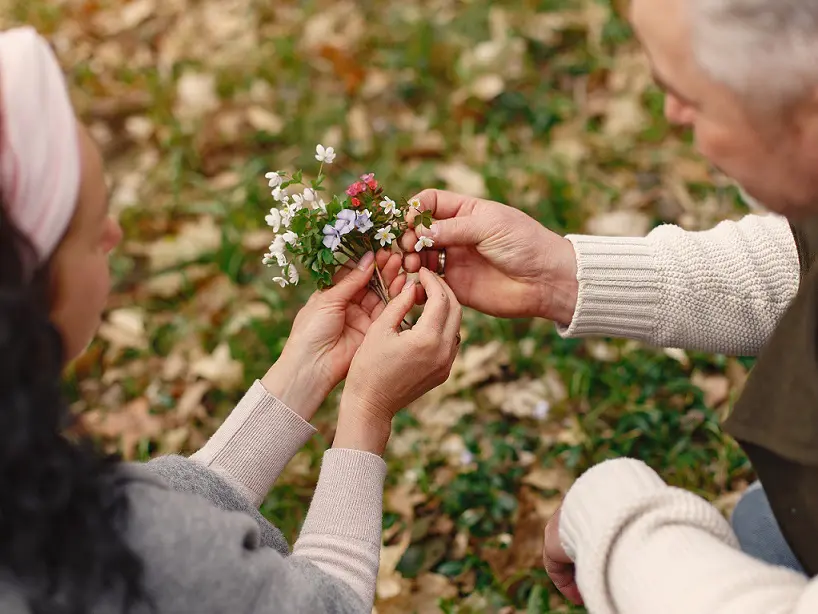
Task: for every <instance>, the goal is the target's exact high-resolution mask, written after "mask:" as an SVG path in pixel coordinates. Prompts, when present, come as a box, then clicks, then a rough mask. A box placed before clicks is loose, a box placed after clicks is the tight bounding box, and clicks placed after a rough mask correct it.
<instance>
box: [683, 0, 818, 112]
mask: <svg viewBox="0 0 818 614" xmlns="http://www.w3.org/2000/svg"><path fill="white" fill-rule="evenodd" d="M691 8H692V10H693V13H692V26H693V53H694V55H695V57H696V60H697V61H698V62H699V64H700V65H701V66H702V67H703V68H704V69H705V71H707V73H708V74H709V75H710V76H711V77H712V78H714V79H715V80H716V81H718V82H720V83H723V84H724V85H726V86H728V87H729V88H730V89H732V90H733V91H735V92H736V93H737V94H738V95H739V96H741V97H742V98H743V99H745V100H747V101H748V102H749V103H750V104H751V105H752V106H763V107H768V106H770V105H782V104H788V103H792V102H795V101H797V100H800V99H801V97H803V96H804V95H806V94H807V93H809V92H810V91H811V90H812V89H813V88H815V87H816V86H817V85H818V0H692V1H691Z"/></svg>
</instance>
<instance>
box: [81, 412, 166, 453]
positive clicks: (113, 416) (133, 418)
mask: <svg viewBox="0 0 818 614" xmlns="http://www.w3.org/2000/svg"><path fill="white" fill-rule="evenodd" d="M83 418H84V421H85V424H86V425H87V427H88V428H89V429H90V430H92V431H93V432H95V433H97V434H98V435H100V436H101V437H105V438H106V439H111V440H119V449H120V450H121V451H122V454H123V456H124V457H125V458H126V459H132V458H133V457H134V453H135V452H136V447H137V445H138V444H139V442H140V441H141V440H143V439H155V438H156V437H158V436H159V435H160V434H161V433H162V431H163V430H164V422H163V420H162V419H161V418H160V417H159V416H155V415H153V414H151V413H150V403H149V402H148V399H146V398H145V397H140V398H138V399H134V400H133V401H131V402H130V403H128V404H127V405H125V406H124V407H122V408H121V409H119V410H117V411H110V412H108V411H102V410H93V411H90V412H87V413H86V414H85V415H84V417H83Z"/></svg>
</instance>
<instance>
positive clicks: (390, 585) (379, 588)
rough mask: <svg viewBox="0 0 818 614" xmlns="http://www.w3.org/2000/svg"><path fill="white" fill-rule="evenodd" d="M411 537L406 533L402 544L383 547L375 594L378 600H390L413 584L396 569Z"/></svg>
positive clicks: (401, 541) (402, 538)
mask: <svg viewBox="0 0 818 614" xmlns="http://www.w3.org/2000/svg"><path fill="white" fill-rule="evenodd" d="M410 541H411V535H410V534H409V532H408V531H407V532H405V533H404V534H403V536H402V537H401V540H400V542H398V543H397V544H395V545H394V546H381V564H380V567H379V568H378V579H377V584H376V588H375V594H376V595H377V597H378V599H382V600H388V599H392V598H394V597H397V596H398V595H400V594H401V593H403V592H405V591H407V590H408V588H409V586H410V585H411V582H410V581H409V580H406V579H405V578H404V577H403V576H402V575H401V574H400V573H399V572H398V571H397V570H396V567H397V566H398V563H399V562H400V560H401V557H403V554H404V552H406V549H407V548H408V547H409V543H410Z"/></svg>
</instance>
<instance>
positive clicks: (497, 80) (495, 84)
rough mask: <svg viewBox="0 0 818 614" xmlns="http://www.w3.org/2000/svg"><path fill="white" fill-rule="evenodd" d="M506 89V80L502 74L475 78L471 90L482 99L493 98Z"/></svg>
mask: <svg viewBox="0 0 818 614" xmlns="http://www.w3.org/2000/svg"><path fill="white" fill-rule="evenodd" d="M505 89H506V82H505V79H503V77H501V76H500V75H494V74H489V75H481V76H479V77H477V79H475V80H474V81H473V82H472V84H471V86H470V87H469V90H470V91H471V93H472V94H473V95H474V96H476V97H477V98H479V99H480V100H493V99H495V98H497V96H499V95H500V94H502V93H503V91H505Z"/></svg>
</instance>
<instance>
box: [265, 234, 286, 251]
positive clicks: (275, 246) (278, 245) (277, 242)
mask: <svg viewBox="0 0 818 614" xmlns="http://www.w3.org/2000/svg"><path fill="white" fill-rule="evenodd" d="M268 249H269V250H270V254H271V255H273V256H278V255H279V254H283V253H284V250H285V249H286V245H285V243H284V237H282V236H281V235H278V236H276V238H275V239H273V242H272V243H270V247H269V248H268Z"/></svg>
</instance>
